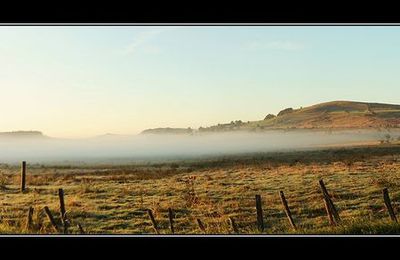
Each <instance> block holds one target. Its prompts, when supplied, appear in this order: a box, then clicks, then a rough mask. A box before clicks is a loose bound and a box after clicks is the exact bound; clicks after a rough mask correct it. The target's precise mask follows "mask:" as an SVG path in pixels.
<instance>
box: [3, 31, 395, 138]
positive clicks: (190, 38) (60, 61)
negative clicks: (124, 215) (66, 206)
mask: <svg viewBox="0 0 400 260" xmlns="http://www.w3.org/2000/svg"><path fill="white" fill-rule="evenodd" d="M0 68H1V70H0V88H1V95H0V109H1V111H2V117H1V120H0V131H11V130H41V131H43V132H44V133H46V134H48V135H51V136H57V137H85V136H92V135H100V134H104V133H117V134H135V133H138V132H140V131H141V130H143V129H146V128H153V127H163V126H169V127H189V126H190V127H194V128H197V127H199V126H207V125H213V124H217V123H224V122H230V121H232V120H239V119H240V120H243V121H248V120H258V119H262V118H264V116H265V115H266V114H268V113H277V112H279V110H281V109H283V108H286V107H294V108H296V107H300V106H307V105H312V104H315V103H319V102H325V101H332V100H356V101H371V102H384V103H400V102H399V96H400V88H399V83H400V77H399V68H400V27H384V26H378V27H368V26H358V27H356V26H354V27H352V26H337V27H322V26H320V27H318V26H309V27H299V26H295V27H294V26H292V27H290V26H275V27H269V26H257V27H250V26H240V27H239V26H237V27H236V26H230V27H226V26H201V27H191V26H168V27H166V26H162V27H160V26H158V27H155V26H136V27H134V26H128V27H127V26H121V27H117V26H107V27H106V26H105V27H100V26H96V27H90V26H80V27H60V26H57V27H51V26H41V27H39V26H38V27H36V26H30V27H22V26H21V27H12V26H1V27H0Z"/></svg>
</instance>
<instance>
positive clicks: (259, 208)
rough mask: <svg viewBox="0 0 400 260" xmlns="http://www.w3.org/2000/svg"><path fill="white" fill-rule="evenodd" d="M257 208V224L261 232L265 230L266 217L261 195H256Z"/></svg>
mask: <svg viewBox="0 0 400 260" xmlns="http://www.w3.org/2000/svg"><path fill="white" fill-rule="evenodd" d="M256 209H257V226H258V230H259V231H260V232H263V231H264V218H263V212H262V205H261V196H260V195H256Z"/></svg>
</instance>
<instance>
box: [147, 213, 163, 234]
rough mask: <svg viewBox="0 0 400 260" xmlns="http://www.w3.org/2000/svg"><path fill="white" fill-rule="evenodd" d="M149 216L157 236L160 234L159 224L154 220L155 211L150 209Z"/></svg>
mask: <svg viewBox="0 0 400 260" xmlns="http://www.w3.org/2000/svg"><path fill="white" fill-rule="evenodd" d="M147 214H148V215H149V217H150V220H151V223H152V224H153V228H154V231H155V232H156V233H157V234H160V232H159V231H158V227H157V222H156V220H155V219H154V216H153V211H151V209H148V210H147Z"/></svg>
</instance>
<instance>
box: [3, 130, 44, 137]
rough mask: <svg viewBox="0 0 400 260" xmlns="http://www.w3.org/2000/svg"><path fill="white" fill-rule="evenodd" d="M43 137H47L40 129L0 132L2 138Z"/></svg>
mask: <svg viewBox="0 0 400 260" xmlns="http://www.w3.org/2000/svg"><path fill="white" fill-rule="evenodd" d="M21 137H23V138H43V137H45V136H44V135H43V133H42V132H40V131H13V132H0V138H21Z"/></svg>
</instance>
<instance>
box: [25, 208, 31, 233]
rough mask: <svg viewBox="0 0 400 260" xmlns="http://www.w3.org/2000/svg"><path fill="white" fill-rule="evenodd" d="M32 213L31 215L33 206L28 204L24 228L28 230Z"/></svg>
mask: <svg viewBox="0 0 400 260" xmlns="http://www.w3.org/2000/svg"><path fill="white" fill-rule="evenodd" d="M32 215H33V207H32V206H30V207H29V209H28V215H27V219H26V227H25V228H26V229H27V230H30V229H31V228H32V222H33V221H32Z"/></svg>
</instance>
